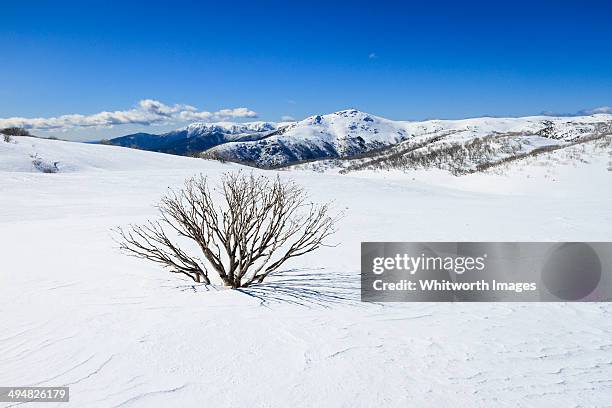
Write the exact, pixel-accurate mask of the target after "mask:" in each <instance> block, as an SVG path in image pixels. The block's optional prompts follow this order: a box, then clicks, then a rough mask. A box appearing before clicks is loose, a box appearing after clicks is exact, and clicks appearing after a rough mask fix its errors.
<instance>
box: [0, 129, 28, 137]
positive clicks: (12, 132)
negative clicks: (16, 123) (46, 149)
mask: <svg viewBox="0 0 612 408" xmlns="http://www.w3.org/2000/svg"><path fill="white" fill-rule="evenodd" d="M0 133H2V134H3V135H10V136H30V132H29V131H28V130H27V129H24V128H19V127H7V128H4V129H2V130H0Z"/></svg>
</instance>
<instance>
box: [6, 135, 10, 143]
mask: <svg viewBox="0 0 612 408" xmlns="http://www.w3.org/2000/svg"><path fill="white" fill-rule="evenodd" d="M11 140H12V138H11V135H4V141H5V142H6V143H11Z"/></svg>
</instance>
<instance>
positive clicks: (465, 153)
mask: <svg viewBox="0 0 612 408" xmlns="http://www.w3.org/2000/svg"><path fill="white" fill-rule="evenodd" d="M611 133H612V115H602V114H600V115H592V116H580V117H572V118H568V117H548V116H533V117H525V118H488V117H485V118H475V119H464V120H429V121H423V122H407V121H391V120H388V119H384V118H381V117H377V116H374V115H369V114H367V113H364V112H360V111H357V110H346V111H340V112H336V113H332V114H329V115H323V116H312V117H309V118H307V119H305V120H303V121H300V122H297V123H294V124H291V125H289V126H286V127H284V128H281V129H279V130H278V131H276V132H273V133H271V134H269V135H268V136H266V137H264V138H261V139H259V140H253V141H237V142H230V143H226V144H222V145H218V146H216V147H214V148H212V149H210V150H208V151H206V152H205V153H204V154H203V155H202V156H203V157H212V158H221V159H225V160H230V161H236V162H242V163H249V164H254V165H256V166H258V167H265V168H270V167H281V166H285V165H289V164H295V163H299V162H304V161H317V160H321V159H327V164H329V163H330V160H329V159H358V160H360V161H362V162H363V161H364V160H365V159H368V158H369V159H370V160H374V159H377V160H378V161H385V160H391V159H393V160H395V162H394V164H393V166H391V167H406V166H408V167H410V166H412V165H413V164H414V163H417V164H419V166H420V167H428V166H429V167H432V166H434V167H440V168H445V166H446V168H448V169H449V170H453V171H454V170H458V171H457V172H459V173H461V172H465V171H470V170H473V169H476V168H477V167H478V166H485V165H487V164H490V163H494V162H496V161H499V160H508V159H510V158H512V157H521V156H522V155H525V154H529V153H532V152H537V151H539V150H541V149H552V148H561V147H565V146H569V145H571V144H575V143H580V142H582V141H587V140H591V139H592V138H597V137H601V136H603V135H606V134H611ZM407 153H410V154H407ZM398 157H401V158H402V160H397V159H398ZM332 163H335V162H332ZM348 164H351V165H352V164H355V163H346V162H343V163H336V165H341V166H343V167H347V165H348ZM371 167H375V166H371ZM377 167H384V166H377Z"/></svg>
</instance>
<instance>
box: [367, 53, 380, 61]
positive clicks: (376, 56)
mask: <svg viewBox="0 0 612 408" xmlns="http://www.w3.org/2000/svg"><path fill="white" fill-rule="evenodd" d="M368 58H369V59H376V58H378V55H376V53H375V52H371V53H370V54H369V55H368Z"/></svg>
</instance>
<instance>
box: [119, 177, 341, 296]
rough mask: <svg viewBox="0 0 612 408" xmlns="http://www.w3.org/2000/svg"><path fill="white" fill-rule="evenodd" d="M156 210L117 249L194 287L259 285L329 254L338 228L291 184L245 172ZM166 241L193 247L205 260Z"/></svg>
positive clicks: (196, 185) (170, 198)
mask: <svg viewBox="0 0 612 408" xmlns="http://www.w3.org/2000/svg"><path fill="white" fill-rule="evenodd" d="M213 192H214V193H216V194H215V195H214V194H213ZM158 207H159V210H160V214H161V219H159V220H157V221H149V222H148V223H147V224H144V225H130V226H129V227H128V228H126V229H123V228H119V229H118V230H117V231H118V233H119V236H120V240H119V242H120V248H121V249H122V250H124V251H125V252H126V253H127V254H129V255H132V256H136V257H139V258H143V259H148V260H150V261H153V262H156V263H159V264H161V265H163V266H164V267H166V268H168V269H169V270H170V271H171V272H176V273H182V274H185V275H187V276H189V277H190V278H191V279H193V280H194V281H195V282H202V283H205V284H210V283H211V280H210V279H211V276H210V272H211V271H214V273H216V275H218V276H219V278H220V279H221V281H222V282H223V283H224V284H225V285H226V286H230V287H232V288H240V287H247V286H249V285H251V284H252V283H254V282H257V283H261V282H262V281H263V280H264V279H266V277H267V276H268V275H269V274H270V273H272V272H274V271H276V270H278V269H279V268H280V267H281V266H282V265H283V264H284V263H285V262H287V261H288V260H289V259H291V258H295V257H299V256H302V255H305V254H307V253H309V252H312V251H315V250H316V249H318V248H320V247H322V246H327V245H326V242H325V241H326V239H327V238H328V237H329V236H330V235H332V234H333V233H334V232H335V229H334V224H335V221H336V220H337V217H332V216H330V206H329V204H315V203H312V202H309V201H308V197H307V195H306V193H305V191H304V190H303V189H302V188H301V187H300V186H298V185H297V184H295V183H294V182H292V181H289V182H285V181H282V180H281V179H280V178H279V177H277V178H275V179H272V180H271V179H269V178H267V177H265V176H255V175H253V174H252V173H251V174H245V173H243V172H237V173H226V174H225V175H224V176H223V178H222V180H221V183H220V186H219V187H218V188H216V189H214V190H213V191H211V190H210V189H209V186H208V182H207V179H206V178H205V177H203V176H199V177H194V178H191V179H188V180H187V181H186V182H185V186H184V188H183V189H181V190H180V191H173V190H171V191H170V192H169V193H168V194H167V195H166V196H165V197H164V198H163V199H162V200H161V203H160V204H159V206H158ZM170 233H172V234H173V235H175V236H178V237H182V238H186V239H188V240H191V241H192V242H195V243H196V244H197V247H198V248H199V250H200V252H201V256H203V257H202V258H198V257H195V256H192V255H190V254H188V253H187V251H186V250H185V249H184V247H181V246H180V245H179V244H177V243H176V242H175V241H174V240H173V239H171V237H170V235H169V234H170Z"/></svg>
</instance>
